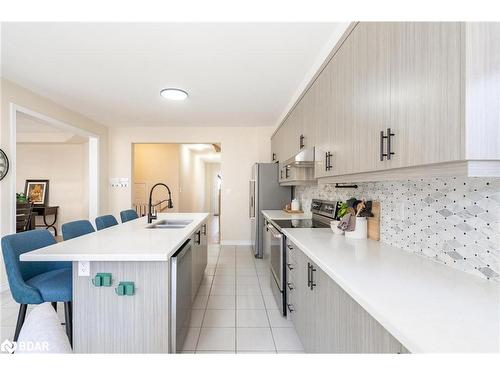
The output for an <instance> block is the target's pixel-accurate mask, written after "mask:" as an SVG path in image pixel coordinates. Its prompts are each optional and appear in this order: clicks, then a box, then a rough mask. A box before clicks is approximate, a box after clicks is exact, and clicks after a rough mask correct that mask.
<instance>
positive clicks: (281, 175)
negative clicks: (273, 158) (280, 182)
mask: <svg viewBox="0 0 500 375" xmlns="http://www.w3.org/2000/svg"><path fill="white" fill-rule="evenodd" d="M280 178H281V179H282V178H283V169H281V170H280Z"/></svg>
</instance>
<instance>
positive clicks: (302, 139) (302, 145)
mask: <svg viewBox="0 0 500 375" xmlns="http://www.w3.org/2000/svg"><path fill="white" fill-rule="evenodd" d="M299 146H300V149H301V150H302V149H303V148H304V146H305V145H304V134H301V135H300V137H299Z"/></svg>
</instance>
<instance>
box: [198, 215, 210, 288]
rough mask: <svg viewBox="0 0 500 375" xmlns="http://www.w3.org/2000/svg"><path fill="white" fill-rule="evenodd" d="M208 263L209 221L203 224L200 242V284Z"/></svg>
mask: <svg viewBox="0 0 500 375" xmlns="http://www.w3.org/2000/svg"><path fill="white" fill-rule="evenodd" d="M207 264H208V223H205V224H203V225H202V232H201V244H200V270H199V278H200V284H201V280H203V274H204V273H205V268H207Z"/></svg>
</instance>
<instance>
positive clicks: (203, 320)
mask: <svg viewBox="0 0 500 375" xmlns="http://www.w3.org/2000/svg"><path fill="white" fill-rule="evenodd" d="M218 247H219V251H218V253H217V261H216V262H215V268H214V274H213V275H212V282H211V283H210V288H209V290H208V297H207V304H206V305H205V308H204V309H203V317H202V318H201V323H200V332H199V333H198V339H197V340H196V345H195V347H194V353H195V354H196V352H197V351H198V344H199V343H200V337H201V330H202V328H203V323H204V322H205V315H206V313H207V307H208V300H209V299H210V295H211V293H212V286H213V285H214V281H215V274H216V272H217V266H218V265H219V257H220V253H221V246H220V245H219V246H218ZM205 269H206V268H205Z"/></svg>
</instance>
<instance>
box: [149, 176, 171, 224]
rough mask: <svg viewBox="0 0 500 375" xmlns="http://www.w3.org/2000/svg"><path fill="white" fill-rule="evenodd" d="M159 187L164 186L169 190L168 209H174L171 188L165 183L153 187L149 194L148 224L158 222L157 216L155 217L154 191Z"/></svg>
mask: <svg viewBox="0 0 500 375" xmlns="http://www.w3.org/2000/svg"><path fill="white" fill-rule="evenodd" d="M157 186H164V187H166V188H167V190H168V199H167V208H173V207H174V204H173V202H172V193H171V192H170V188H169V187H168V186H167V185H166V184H164V183H163V182H158V183H157V184H155V185H153V187H152V188H151V191H150V192H149V203H148V223H149V224H151V223H152V222H153V220H156V218H157V215H156V214H154V215H153V191H154V189H155V188H156V187H157Z"/></svg>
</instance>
